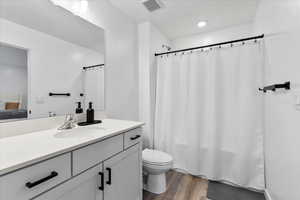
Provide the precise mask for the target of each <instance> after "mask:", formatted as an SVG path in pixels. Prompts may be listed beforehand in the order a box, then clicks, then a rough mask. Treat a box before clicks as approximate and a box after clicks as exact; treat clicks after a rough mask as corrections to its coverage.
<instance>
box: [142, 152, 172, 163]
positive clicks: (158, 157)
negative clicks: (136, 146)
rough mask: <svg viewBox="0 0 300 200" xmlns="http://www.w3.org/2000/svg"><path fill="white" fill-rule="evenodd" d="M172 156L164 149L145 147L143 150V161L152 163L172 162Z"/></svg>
mask: <svg viewBox="0 0 300 200" xmlns="http://www.w3.org/2000/svg"><path fill="white" fill-rule="evenodd" d="M172 160H173V159H172V157H171V156H170V155H169V154H167V153H164V152H162V151H157V150H153V149H145V150H144V151H143V162H146V163H152V164H155V163H157V164H164V163H170V162H172Z"/></svg>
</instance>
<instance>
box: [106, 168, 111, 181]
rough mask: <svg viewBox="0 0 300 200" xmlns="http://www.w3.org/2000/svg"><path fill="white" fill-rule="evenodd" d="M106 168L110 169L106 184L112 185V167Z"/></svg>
mask: <svg viewBox="0 0 300 200" xmlns="http://www.w3.org/2000/svg"><path fill="white" fill-rule="evenodd" d="M106 170H107V171H108V181H106V184H108V185H111V168H109V167H107V168H106Z"/></svg>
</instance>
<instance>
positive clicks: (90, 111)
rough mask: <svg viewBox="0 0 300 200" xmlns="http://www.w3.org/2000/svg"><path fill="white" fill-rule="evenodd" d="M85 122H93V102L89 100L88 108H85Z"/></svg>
mask: <svg viewBox="0 0 300 200" xmlns="http://www.w3.org/2000/svg"><path fill="white" fill-rule="evenodd" d="M86 122H87V123H93V122H94V109H93V103H92V102H89V108H88V109H87V110H86Z"/></svg>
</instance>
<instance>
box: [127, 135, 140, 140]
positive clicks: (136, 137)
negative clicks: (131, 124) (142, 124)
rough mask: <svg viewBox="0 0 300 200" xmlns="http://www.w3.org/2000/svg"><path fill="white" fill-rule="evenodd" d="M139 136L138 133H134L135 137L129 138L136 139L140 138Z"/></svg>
mask: <svg viewBox="0 0 300 200" xmlns="http://www.w3.org/2000/svg"><path fill="white" fill-rule="evenodd" d="M140 137H141V136H140V135H136V136H135V137H131V138H130V139H131V140H136V139H138V138H140Z"/></svg>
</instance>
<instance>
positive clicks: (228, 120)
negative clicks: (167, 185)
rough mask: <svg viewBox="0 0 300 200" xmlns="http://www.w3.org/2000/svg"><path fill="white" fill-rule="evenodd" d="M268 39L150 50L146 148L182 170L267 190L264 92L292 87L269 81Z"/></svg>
mask: <svg viewBox="0 0 300 200" xmlns="http://www.w3.org/2000/svg"><path fill="white" fill-rule="evenodd" d="M265 38H266V36H265V35H258V36H253V37H246V38H237V39H235V40H230V41H223V42H219V43H211V44H209V45H204V46H198V47H193V48H186V49H179V50H177V49H175V50H173V49H170V47H169V46H168V45H163V48H161V51H160V52H159V53H158V52H156V53H155V55H153V54H152V55H150V63H151V65H150V66H149V69H150V71H148V72H147V73H149V74H150V75H151V76H150V77H146V76H144V77H142V79H143V80H145V79H146V80H147V78H149V79H148V81H149V82H148V83H149V84H148V85H143V86H144V87H145V86H146V87H148V89H149V93H148V94H147V93H145V91H144V94H143V95H144V96H143V97H145V96H146V95H148V96H147V97H148V100H149V101H146V103H147V104H146V105H148V108H149V109H148V110H145V109H144V110H143V112H141V113H140V114H141V115H144V117H146V115H145V113H147V112H145V111H148V113H150V114H151V115H149V116H152V117H150V120H149V121H150V122H151V123H148V124H147V125H146V127H145V130H144V131H145V135H146V139H145V147H147V148H153V149H156V150H159V151H162V152H166V153H168V154H170V155H171V156H172V157H173V168H174V170H176V171H179V172H183V173H187V174H190V175H193V176H197V177H201V178H204V179H208V180H210V181H218V182H222V183H226V184H228V185H232V186H237V187H240V188H246V189H249V190H252V191H258V192H263V191H264V190H265V188H266V172H265V170H266V166H265V164H266V158H265V112H266V108H265V104H266V102H265V98H266V96H268V95H269V94H276V93H277V92H279V93H280V92H285V91H287V90H289V89H290V82H285V83H284V82H280V83H278V84H274V85H266V80H265V75H266V56H265V54H266V53H265ZM145 69H147V68H144V70H145ZM144 83H145V81H144ZM146 91H147V90H146ZM143 102H144V103H145V101H143ZM144 105H145V104H144ZM145 107H146V108H147V106H144V108H145Z"/></svg>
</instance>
